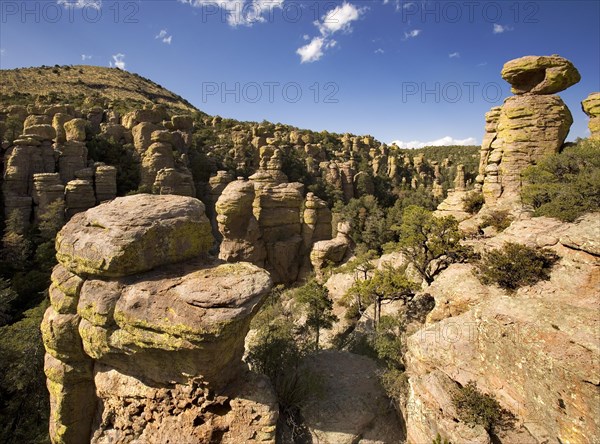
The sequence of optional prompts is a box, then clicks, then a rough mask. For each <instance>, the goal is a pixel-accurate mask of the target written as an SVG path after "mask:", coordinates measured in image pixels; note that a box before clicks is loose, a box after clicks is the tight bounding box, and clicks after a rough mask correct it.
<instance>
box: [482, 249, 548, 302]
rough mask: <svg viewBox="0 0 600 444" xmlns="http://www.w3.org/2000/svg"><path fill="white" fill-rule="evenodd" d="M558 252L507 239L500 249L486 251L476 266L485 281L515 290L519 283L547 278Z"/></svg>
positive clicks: (526, 283) (524, 283)
mask: <svg viewBox="0 0 600 444" xmlns="http://www.w3.org/2000/svg"><path fill="white" fill-rule="evenodd" d="M557 260H558V256H557V255H556V254H555V253H554V252H553V251H551V250H549V249H546V248H544V249H539V248H531V247H528V246H526V245H522V244H517V243H512V242H507V243H506V244H504V246H503V247H502V248H501V249H498V250H492V251H490V252H489V253H487V254H485V255H484V256H483V257H482V259H481V261H480V262H479V264H478V266H477V275H478V276H479V279H480V280H481V282H482V283H484V284H486V285H490V284H493V285H498V286H499V287H500V288H503V289H505V290H508V291H510V292H514V291H516V290H517V289H519V288H520V287H524V286H528V285H534V284H536V283H537V282H539V281H542V280H548V279H549V278H550V271H551V270H552V266H553V265H554V264H555V263H556V261H557Z"/></svg>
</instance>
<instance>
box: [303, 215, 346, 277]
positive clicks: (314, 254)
mask: <svg viewBox="0 0 600 444" xmlns="http://www.w3.org/2000/svg"><path fill="white" fill-rule="evenodd" d="M351 245H352V239H351V238H350V225H349V224H348V223H347V222H341V223H339V224H338V226H337V236H336V237H335V238H333V239H331V240H323V241H319V242H316V243H315V244H314V245H313V248H312V250H311V252H310V262H311V263H312V266H313V269H314V270H315V273H316V274H317V276H320V275H321V271H322V269H323V268H324V267H327V266H328V265H338V264H340V263H342V262H343V260H344V259H347V255H348V253H350V247H351Z"/></svg>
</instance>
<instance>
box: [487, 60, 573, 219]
mask: <svg viewBox="0 0 600 444" xmlns="http://www.w3.org/2000/svg"><path fill="white" fill-rule="evenodd" d="M502 78H503V79H504V80H506V81H507V82H508V83H510V84H511V86H512V92H513V93H514V94H515V95H514V96H512V97H509V98H507V99H506V100H505V101H504V104H503V105H502V106H501V107H494V108H492V110H491V111H490V112H489V113H488V114H486V134H485V136H484V140H483V144H482V147H481V160H480V165H479V176H478V177H477V183H478V187H481V189H482V191H483V195H484V198H485V204H486V206H487V207H494V208H502V209H508V210H510V209H513V208H515V207H518V206H519V203H520V191H521V185H522V184H521V173H522V172H523V170H524V169H525V168H527V167H528V166H530V165H532V164H535V163H536V162H537V161H538V160H540V159H541V158H543V157H545V156H547V155H549V154H554V153H557V152H558V151H559V150H560V148H561V146H562V145H563V143H564V141H565V139H566V137H567V134H568V133H569V128H570V127H571V124H572V123H573V117H572V116H571V112H570V111H569V108H567V105H565V103H564V102H563V101H562V99H561V98H560V97H559V96H557V95H556V94H555V93H557V92H560V91H564V90H565V89H567V88H568V87H570V86H572V85H574V84H576V83H577V82H579V80H580V79H581V76H580V75H579V72H578V71H577V69H576V68H575V67H574V66H573V64H572V63H571V62H570V61H568V60H566V59H564V58H562V57H559V56H557V55H552V56H526V57H521V58H519V59H515V60H511V61H509V62H507V63H506V64H505V65H504V67H503V68H502Z"/></svg>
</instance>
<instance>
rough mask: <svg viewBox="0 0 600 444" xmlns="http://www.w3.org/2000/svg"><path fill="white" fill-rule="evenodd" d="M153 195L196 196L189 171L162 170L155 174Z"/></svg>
mask: <svg viewBox="0 0 600 444" xmlns="http://www.w3.org/2000/svg"><path fill="white" fill-rule="evenodd" d="M152 191H153V193H154V194H177V195H179V196H190V197H195V196H196V187H195V185H194V178H193V177H192V173H190V172H189V171H177V170H176V169H175V168H163V169H162V170H159V171H158V173H156V179H155V180H154V185H153V186H152Z"/></svg>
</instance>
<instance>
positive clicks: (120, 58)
mask: <svg viewBox="0 0 600 444" xmlns="http://www.w3.org/2000/svg"><path fill="white" fill-rule="evenodd" d="M112 58H113V61H112V62H109V63H108V65H109V66H110V67H111V68H112V67H113V66H116V67H117V68H119V69H125V54H121V53H119V54H115V55H113V56H112Z"/></svg>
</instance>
